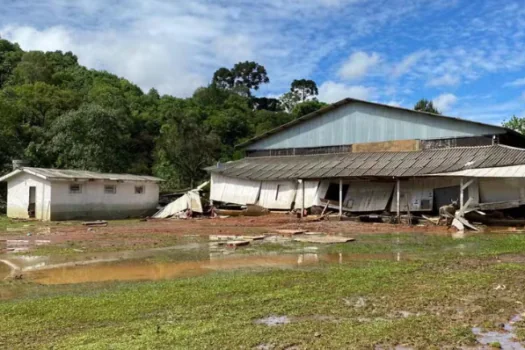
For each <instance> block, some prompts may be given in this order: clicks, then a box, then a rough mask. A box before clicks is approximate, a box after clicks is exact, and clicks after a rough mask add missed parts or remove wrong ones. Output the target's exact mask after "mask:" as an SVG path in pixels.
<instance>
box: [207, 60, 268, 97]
mask: <svg viewBox="0 0 525 350" xmlns="http://www.w3.org/2000/svg"><path fill="white" fill-rule="evenodd" d="M269 82H270V79H269V78H268V74H267V73H266V68H264V66H262V65H260V64H258V63H256V62H251V61H246V62H239V63H237V64H235V65H234V66H233V68H232V69H228V68H224V67H222V68H219V69H218V70H217V71H215V73H214V74H213V80H212V84H213V85H216V86H218V87H219V88H222V89H230V90H235V91H237V92H239V93H240V94H241V95H243V94H245V95H246V96H250V95H251V93H250V90H252V89H253V90H258V89H259V86H260V85H261V84H267V83H269Z"/></svg>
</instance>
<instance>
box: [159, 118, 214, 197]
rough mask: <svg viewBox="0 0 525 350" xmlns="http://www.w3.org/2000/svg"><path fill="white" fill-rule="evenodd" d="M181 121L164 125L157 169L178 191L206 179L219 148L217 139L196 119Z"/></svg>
mask: <svg viewBox="0 0 525 350" xmlns="http://www.w3.org/2000/svg"><path fill="white" fill-rule="evenodd" d="M187 113H188V112H187ZM190 113H191V112H190ZM181 119H184V121H182V122H176V121H173V122H171V123H170V124H165V125H163V126H162V128H161V136H160V139H159V142H158V149H157V167H156V173H157V174H158V175H161V176H162V177H163V178H166V179H167V180H168V181H169V182H171V186H172V187H178V188H181V187H187V186H189V187H193V186H194V185H195V184H196V183H197V181H200V180H203V179H205V178H206V172H205V171H204V170H203V168H204V167H205V166H209V165H210V164H213V163H214V162H215V160H216V159H217V154H218V149H219V145H220V141H219V139H218V138H217V136H215V134H214V133H212V132H210V131H209V130H208V129H207V128H205V127H203V126H202V125H200V123H199V122H198V120H195V119H194V116H190V115H187V116H185V117H184V118H181Z"/></svg>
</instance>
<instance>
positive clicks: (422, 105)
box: [414, 98, 441, 114]
mask: <svg viewBox="0 0 525 350" xmlns="http://www.w3.org/2000/svg"><path fill="white" fill-rule="evenodd" d="M414 109H415V110H416V111H422V112H428V113H434V114H441V112H440V111H439V110H438V109H437V108H436V107H434V103H433V102H432V101H429V100H427V99H424V98H422V99H421V100H419V101H417V103H416V104H415V106H414Z"/></svg>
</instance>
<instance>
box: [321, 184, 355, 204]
mask: <svg viewBox="0 0 525 350" xmlns="http://www.w3.org/2000/svg"><path fill="white" fill-rule="evenodd" d="M348 187H349V185H348V184H346V185H345V184H343V202H344V201H345V198H346V193H347V192H348ZM324 199H328V200H331V201H339V184H338V183H333V182H331V183H330V185H329V186H328V191H326V195H325V196H324Z"/></svg>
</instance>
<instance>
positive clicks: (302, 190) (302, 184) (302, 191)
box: [299, 180, 304, 218]
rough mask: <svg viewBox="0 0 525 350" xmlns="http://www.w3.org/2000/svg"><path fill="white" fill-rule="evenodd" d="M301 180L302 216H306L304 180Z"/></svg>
mask: <svg viewBox="0 0 525 350" xmlns="http://www.w3.org/2000/svg"><path fill="white" fill-rule="evenodd" d="M299 181H300V182H301V193H302V198H301V218H304V180H299Z"/></svg>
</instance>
